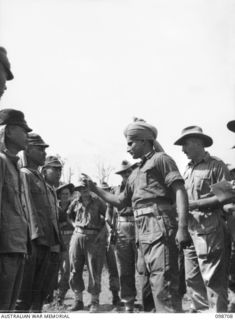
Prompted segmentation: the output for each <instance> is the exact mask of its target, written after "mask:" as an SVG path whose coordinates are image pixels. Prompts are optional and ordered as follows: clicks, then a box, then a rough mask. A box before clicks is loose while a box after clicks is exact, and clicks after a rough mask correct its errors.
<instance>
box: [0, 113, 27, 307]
mask: <svg viewBox="0 0 235 320" xmlns="http://www.w3.org/2000/svg"><path fill="white" fill-rule="evenodd" d="M30 131H31V129H30V128H29V127H28V125H27V123H26V121H25V119H24V114H23V113H22V112H21V111H18V110H14V109H2V110H0V177H1V179H0V312H4V311H13V310H14V308H15V303H16V300H17V298H18V295H19V292H20V287H21V282H22V277H23V272H24V261H25V255H26V254H27V244H28V232H29V230H28V223H27V217H26V213H25V211H24V209H23V205H22V193H23V186H22V183H21V179H20V172H19V170H18V167H17V162H18V159H19V158H18V157H17V153H18V152H19V151H21V150H24V149H25V148H26V146H27V132H30Z"/></svg>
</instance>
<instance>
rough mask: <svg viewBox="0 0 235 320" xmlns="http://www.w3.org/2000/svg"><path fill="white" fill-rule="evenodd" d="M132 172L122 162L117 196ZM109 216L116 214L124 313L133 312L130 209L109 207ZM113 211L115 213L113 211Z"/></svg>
mask: <svg viewBox="0 0 235 320" xmlns="http://www.w3.org/2000/svg"><path fill="white" fill-rule="evenodd" d="M131 172H132V165H131V164H130V163H129V162H128V161H126V160H124V161H123V162H122V163H121V166H120V168H119V170H118V171H116V174H118V175H120V176H121V177H122V183H121V185H120V186H118V187H116V188H115V189H114V194H116V195H117V196H118V195H119V194H121V193H122V191H124V189H125V186H126V182H127V179H128V177H129V176H130V174H131ZM109 210H111V213H110V214H111V215H112V214H116V215H117V217H116V230H117V239H116V245H115V253H116V257H117V264H118V271H119V279H120V285H121V299H122V301H123V302H124V304H125V311H128V312H131V311H133V307H134V301H135V297H136V287H135V262H136V244H135V223H134V214H133V210H132V207H131V206H130V207H124V208H122V209H121V210H117V212H116V209H114V208H113V207H112V206H109ZM114 210H115V211H114Z"/></svg>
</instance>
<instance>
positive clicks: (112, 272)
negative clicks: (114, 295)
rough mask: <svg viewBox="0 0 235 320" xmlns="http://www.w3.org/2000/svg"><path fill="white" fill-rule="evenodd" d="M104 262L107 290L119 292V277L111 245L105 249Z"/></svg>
mask: <svg viewBox="0 0 235 320" xmlns="http://www.w3.org/2000/svg"><path fill="white" fill-rule="evenodd" d="M106 262H107V267H108V272H109V290H110V291H112V292H119V290H120V284H119V275H118V268H117V261H116V256H115V253H114V248H113V246H112V245H110V246H109V247H106Z"/></svg>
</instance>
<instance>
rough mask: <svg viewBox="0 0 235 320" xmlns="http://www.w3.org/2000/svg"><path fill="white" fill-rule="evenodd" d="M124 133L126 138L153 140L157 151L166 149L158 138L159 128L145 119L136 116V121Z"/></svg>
mask: <svg viewBox="0 0 235 320" xmlns="http://www.w3.org/2000/svg"><path fill="white" fill-rule="evenodd" d="M124 135H125V137H126V138H127V137H130V138H132V139H137V140H151V141H153V144H154V149H155V150H156V151H157V152H162V151H164V150H163V148H162V146H161V145H160V143H159V142H158V141H157V140H156V138H157V129H156V128H155V127H154V126H152V125H151V124H149V123H147V122H146V121H144V120H143V119H138V118H134V122H132V123H130V124H129V125H128V126H127V127H126V129H125V130H124Z"/></svg>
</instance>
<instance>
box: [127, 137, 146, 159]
mask: <svg viewBox="0 0 235 320" xmlns="http://www.w3.org/2000/svg"><path fill="white" fill-rule="evenodd" d="M127 152H128V153H130V155H131V156H132V158H133V159H138V158H141V157H142V156H143V155H144V140H134V139H131V138H129V137H128V138H127Z"/></svg>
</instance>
